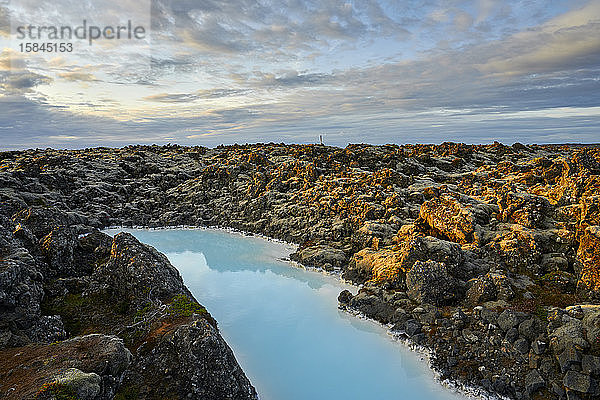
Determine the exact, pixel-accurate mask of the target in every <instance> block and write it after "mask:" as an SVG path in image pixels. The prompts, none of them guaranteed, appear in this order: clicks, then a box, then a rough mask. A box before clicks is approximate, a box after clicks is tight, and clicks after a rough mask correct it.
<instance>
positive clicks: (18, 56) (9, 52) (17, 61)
mask: <svg viewBox="0 0 600 400" xmlns="http://www.w3.org/2000/svg"><path fill="white" fill-rule="evenodd" d="M26 67H27V64H26V62H25V58H24V57H23V54H22V53H19V52H16V51H15V50H13V49H11V48H5V49H3V50H2V52H1V53H0V72H3V71H12V72H19V71H24V70H25V69H26Z"/></svg>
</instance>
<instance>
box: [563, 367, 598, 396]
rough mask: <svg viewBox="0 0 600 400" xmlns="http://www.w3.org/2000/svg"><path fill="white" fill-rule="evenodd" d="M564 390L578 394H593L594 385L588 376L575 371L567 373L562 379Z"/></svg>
mask: <svg viewBox="0 0 600 400" xmlns="http://www.w3.org/2000/svg"><path fill="white" fill-rule="evenodd" d="M563 385H565V387H566V388H569V389H571V390H575V391H576V392H580V393H593V392H594V391H595V389H596V387H595V386H596V383H595V382H594V380H593V379H592V378H590V376H589V375H586V374H582V373H580V372H577V371H568V372H567V373H566V374H565V377H564V379H563Z"/></svg>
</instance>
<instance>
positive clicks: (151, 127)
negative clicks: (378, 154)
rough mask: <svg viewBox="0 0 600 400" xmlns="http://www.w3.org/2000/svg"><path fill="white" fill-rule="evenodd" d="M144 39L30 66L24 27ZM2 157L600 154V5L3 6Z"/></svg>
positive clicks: (562, 0)
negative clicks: (353, 146)
mask: <svg viewBox="0 0 600 400" xmlns="http://www.w3.org/2000/svg"><path fill="white" fill-rule="evenodd" d="M83 20H85V21H86V24H87V25H86V26H89V25H94V26H98V27H100V28H104V27H109V26H110V27H115V26H125V25H127V23H128V21H131V23H132V26H142V27H144V29H145V32H146V33H147V34H146V35H145V37H144V38H143V39H127V38H121V39H120V40H116V39H115V40H108V39H98V40H96V41H95V42H93V43H92V44H91V45H90V44H89V38H86V39H85V40H83V39H82V40H79V39H76V38H73V39H71V40H68V39H63V40H55V41H54V43H57V44H59V43H61V42H62V43H67V42H68V43H71V44H72V46H73V51H72V52H70V53H67V52H64V53H60V52H59V53H56V52H52V53H47V52H37V53H24V52H21V51H20V46H21V45H25V44H26V43H33V42H39V43H41V42H43V41H45V40H44V39H45V37H44V36H43V35H45V34H46V33H45V32H43V33H42V38H41V39H40V41H38V39H37V38H33V39H31V38H24V39H21V38H20V37H19V36H18V35H17V33H18V28H19V27H25V28H26V29H27V27H28V26H30V25H31V26H33V27H34V28H33V29H34V34H35V28H36V27H39V26H57V27H61V26H70V27H72V28H76V27H77V26H81V25H82V24H83ZM0 48H1V49H2V52H1V53H0V148H2V149H12V148H29V147H57V148H80V147H87V146H122V145H126V144H134V143H159V144H164V143H179V144H200V145H207V146H214V145H218V144H221V143H225V144H229V143H247V142H248V143H253V142H270V141H274V142H287V143H314V142H317V141H318V140H319V139H318V138H319V135H323V138H324V141H325V143H326V144H332V145H342V146H343V145H346V144H347V143H358V142H367V143H374V144H380V143H416V142H425V143H440V142H443V141H459V142H466V143H489V142H492V141H494V140H498V141H501V142H504V143H513V142H517V141H519V142H523V143H558V142H583V143H590V142H600V0H592V1H589V0H585V1H584V0H551V1H539V0H520V1H497V0H476V1H461V0H440V1H436V0H425V1H415V0H406V1H401V0H393V1H392V0H379V1H378V0H354V1H351V0H349V1H335V0H318V1H312V0H311V1H303V0H280V1H264V0H263V1H261V0H254V1H251V0H223V1H220V0H173V1H167V0H105V1H101V0H95V1H86V0H53V1H52V2H40V1H39V0H0Z"/></svg>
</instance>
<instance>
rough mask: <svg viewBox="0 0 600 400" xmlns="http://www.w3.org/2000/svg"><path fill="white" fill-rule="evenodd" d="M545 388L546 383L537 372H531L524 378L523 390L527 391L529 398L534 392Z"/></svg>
mask: <svg viewBox="0 0 600 400" xmlns="http://www.w3.org/2000/svg"><path fill="white" fill-rule="evenodd" d="M545 386H546V381H544V378H542V376H541V375H540V373H539V372H538V371H537V370H535V369H534V370H533V371H531V372H529V373H528V374H527V376H525V388H526V389H527V394H528V395H529V396H530V397H531V396H533V394H534V393H535V392H537V391H538V390H540V389H542V388H544V387H545Z"/></svg>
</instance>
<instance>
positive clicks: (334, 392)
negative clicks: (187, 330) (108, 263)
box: [108, 229, 465, 400]
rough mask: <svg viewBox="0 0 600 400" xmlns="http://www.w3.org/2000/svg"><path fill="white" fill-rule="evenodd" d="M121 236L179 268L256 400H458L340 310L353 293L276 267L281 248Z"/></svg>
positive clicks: (217, 237) (218, 236)
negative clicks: (344, 295) (342, 298)
mask: <svg viewBox="0 0 600 400" xmlns="http://www.w3.org/2000/svg"><path fill="white" fill-rule="evenodd" d="M127 231H128V232H131V233H132V234H134V235H135V236H136V237H137V238H138V239H139V240H140V241H142V242H144V243H147V244H150V245H152V246H154V247H155V248H157V249H158V250H159V251H161V252H163V253H165V254H166V255H167V257H168V258H169V260H170V261H171V263H172V264H173V265H174V266H176V267H177V268H178V269H179V271H180V272H181V275H182V276H183V279H184V281H185V283H186V285H187V286H188V288H189V289H190V290H191V291H192V293H193V294H194V296H195V297H196V298H197V299H198V301H199V302H200V303H202V304H203V305H204V306H205V307H206V308H207V309H208V310H209V311H210V313H211V314H212V315H213V316H214V317H215V318H216V319H217V321H218V322H219V328H220V330H221V333H222V335H223V337H224V338H225V340H226V341H227V343H229V345H230V346H231V348H232V349H233V351H234V353H235V355H236V357H237V359H238V361H239V363H240V364H241V366H242V368H243V369H244V371H245V372H246V374H247V375H248V377H249V378H250V380H251V381H252V383H253V384H254V386H255V387H256V389H257V391H258V393H259V395H260V398H261V400H338V399H339V400H394V399H399V400H400V399H402V400H413V399H415V400H438V399H439V400H441V399H445V400H448V399H464V398H465V397H464V396H461V395H458V394H456V393H454V392H452V391H451V390H449V389H447V388H445V387H442V386H441V385H439V384H437V383H436V382H435V381H434V377H433V373H432V372H431V371H430V370H429V369H428V368H427V364H426V362H425V361H423V360H422V358H421V356H419V355H418V354H417V353H415V352H412V351H410V350H408V349H407V348H406V347H404V346H403V345H402V344H400V343H398V342H396V341H394V340H393V339H392V338H391V337H390V336H389V335H387V334H386V331H385V329H384V328H382V327H381V326H379V325H378V324H376V323H374V322H372V321H367V320H362V319H359V318H357V317H354V316H351V315H349V314H347V313H345V312H343V311H340V310H338V308H337V296H338V294H339V292H340V291H342V290H343V289H349V290H350V291H352V292H353V293H356V288H355V287H353V286H349V285H345V284H343V283H341V282H340V281H339V279H337V278H335V277H331V276H327V275H324V274H321V273H319V272H314V271H306V270H304V269H301V268H297V267H294V266H291V265H290V264H289V263H288V262H285V261H283V260H281V258H282V257H287V255H289V253H290V252H292V251H293V248H292V247H290V246H288V245H284V244H281V243H275V242H271V241H267V240H264V239H260V238H256V237H244V236H242V235H238V234H231V233H227V232H224V231H219V230H200V229H197V230H127ZM117 232H118V230H111V231H108V233H109V234H115V233H117Z"/></svg>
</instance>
